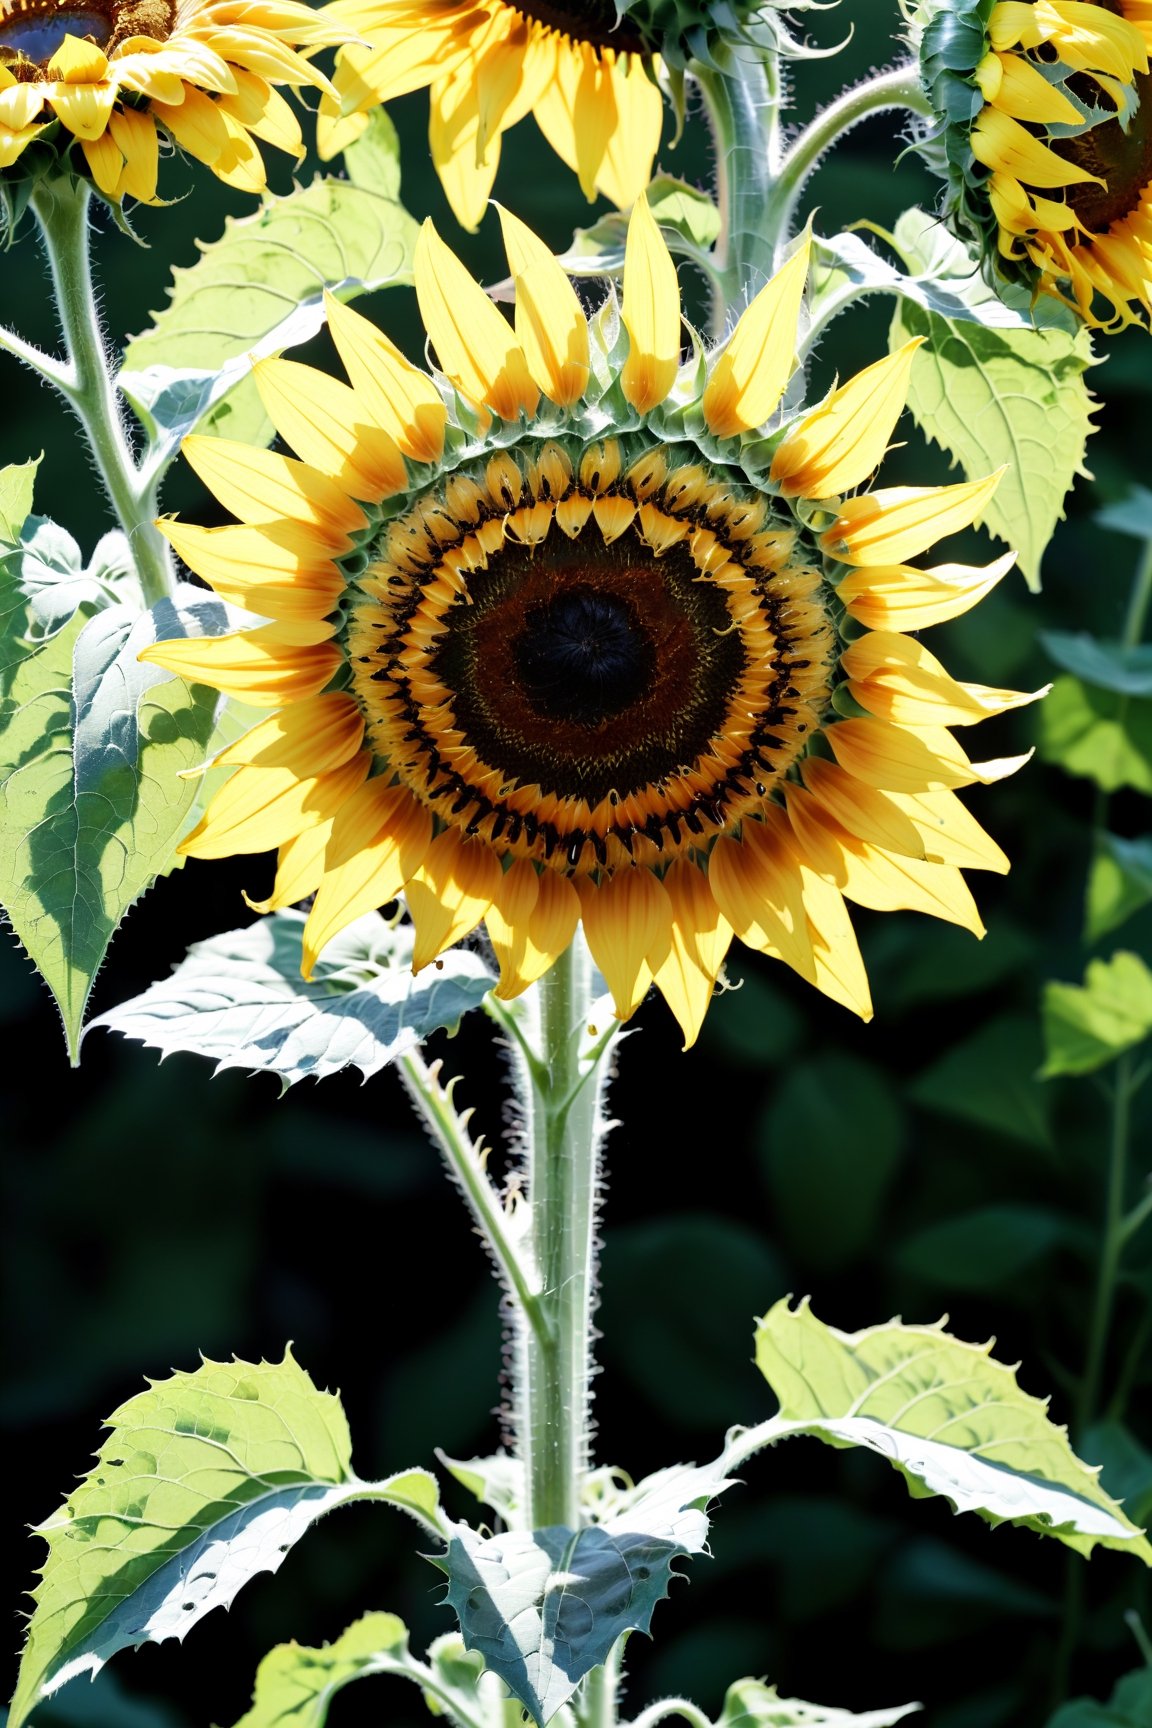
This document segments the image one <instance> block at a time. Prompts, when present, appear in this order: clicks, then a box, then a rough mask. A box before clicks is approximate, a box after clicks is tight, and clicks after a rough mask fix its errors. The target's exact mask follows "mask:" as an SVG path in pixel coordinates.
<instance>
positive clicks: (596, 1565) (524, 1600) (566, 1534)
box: [437, 1465, 731, 1724]
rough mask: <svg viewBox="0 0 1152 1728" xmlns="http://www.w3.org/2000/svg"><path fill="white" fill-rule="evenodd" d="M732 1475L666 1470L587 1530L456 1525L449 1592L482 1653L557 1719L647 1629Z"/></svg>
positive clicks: (522, 1695)
mask: <svg viewBox="0 0 1152 1728" xmlns="http://www.w3.org/2000/svg"><path fill="white" fill-rule="evenodd" d="M730 1485H731V1484H730V1483H729V1481H728V1479H727V1478H726V1477H725V1476H724V1474H723V1472H722V1471H721V1470H719V1469H718V1468H717V1467H715V1466H710V1467H705V1468H698V1467H696V1466H694V1465H680V1466H677V1467H676V1468H674V1469H670V1470H661V1471H658V1472H657V1473H656V1475H654V1476H651V1477H649V1478H648V1479H647V1481H645V1482H641V1483H640V1484H638V1486H637V1487H636V1488H634V1489H632V1490H630V1491H628V1492H626V1493H622V1494H620V1495H618V1496H617V1497H616V1499H615V1501H608V1502H607V1503H606V1506H605V1516H604V1518H603V1520H602V1521H601V1522H599V1523H596V1524H593V1525H590V1526H588V1527H587V1528H585V1529H582V1530H569V1529H567V1528H565V1527H564V1526H563V1525H552V1526H550V1527H549V1528H547V1529H543V1530H513V1531H507V1532H505V1533H503V1534H501V1535H499V1536H481V1535H479V1534H478V1533H477V1532H476V1531H475V1530H472V1529H471V1528H470V1527H469V1526H468V1525H467V1524H454V1525H452V1526H451V1537H450V1541H449V1545H448V1553H447V1555H446V1556H445V1558H444V1559H443V1560H438V1561H437V1564H438V1565H442V1566H443V1568H444V1570H445V1572H446V1573H447V1574H448V1598H447V1599H448V1601H449V1603H450V1604H451V1606H452V1607H453V1608H454V1609H455V1611H456V1616H457V1619H458V1620H459V1622H460V1631H461V1633H462V1635H463V1638H464V1643H465V1645H466V1646H467V1648H468V1649H469V1650H473V1651H476V1652H478V1653H479V1654H480V1655H481V1656H483V1658H484V1661H485V1663H486V1665H487V1666H488V1668H489V1669H491V1670H492V1672H493V1673H495V1674H498V1675H499V1676H500V1678H501V1679H502V1680H503V1681H504V1683H505V1684H506V1685H507V1687H508V1689H509V1691H511V1692H512V1693H513V1694H514V1696H515V1697H517V1698H519V1700H520V1702H521V1703H522V1704H523V1705H524V1708H525V1709H526V1710H528V1711H529V1712H530V1714H531V1715H532V1716H533V1718H534V1719H535V1721H536V1722H538V1723H540V1724H544V1723H546V1722H548V1721H550V1720H551V1718H552V1717H553V1716H555V1714H556V1712H557V1711H558V1710H560V1709H561V1708H562V1707H563V1705H564V1704H566V1703H567V1701H568V1699H569V1698H571V1696H572V1694H573V1693H574V1692H575V1690H576V1688H577V1686H578V1685H579V1684H580V1681H581V1680H582V1679H583V1678H584V1676H585V1674H587V1673H589V1672H590V1671H591V1670H592V1669H593V1668H598V1667H600V1666H601V1665H602V1664H603V1663H604V1662H605V1661H606V1660H607V1657H608V1653H609V1651H610V1650H611V1649H612V1647H613V1645H614V1644H615V1643H616V1641H617V1640H618V1639H619V1638H621V1637H623V1636H624V1634H625V1633H626V1632H632V1631H640V1632H646V1631H647V1630H648V1627H649V1625H650V1623H651V1619H652V1613H653V1610H654V1609H655V1607H656V1604H657V1602H659V1601H660V1600H661V1599H662V1598H663V1597H664V1596H666V1595H667V1593H668V1583H669V1580H670V1578H671V1577H672V1562H673V1560H674V1559H676V1557H677V1556H678V1555H681V1554H698V1553H700V1552H701V1550H702V1549H703V1548H704V1545H705V1542H706V1539H707V1535H708V1518H707V1514H706V1511H705V1508H706V1507H707V1505H708V1503H709V1501H711V1500H713V1499H714V1498H715V1497H716V1495H718V1494H721V1493H723V1491H724V1489H725V1488H727V1487H729V1486H730Z"/></svg>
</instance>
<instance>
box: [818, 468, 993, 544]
mask: <svg viewBox="0 0 1152 1728" xmlns="http://www.w3.org/2000/svg"><path fill="white" fill-rule="evenodd" d="M1006 472H1007V469H1006V468H998V469H997V470H996V472H995V473H994V474H989V475H988V476H987V477H986V478H985V479H983V480H967V481H964V482H962V483H961V484H960V485H959V486H889V487H886V488H884V489H882V490H881V491H879V492H865V493H862V494H861V495H860V496H859V497H857V498H846V499H845V500H844V502H843V504H842V505H841V506H840V511H839V514H838V516H837V518H836V521H835V522H834V523H833V524H832V526H831V528H829V529H828V530H827V532H826V533H825V534H823V535H822V536H821V543H822V544H823V545H824V546H825V547H826V548H827V549H828V551H829V552H831V554H832V556H833V557H834V558H842V559H843V560H844V562H845V563H847V564H862V565H865V566H872V565H876V564H902V563H903V562H904V561H905V559H906V558H915V557H916V556H917V554H918V553H920V552H923V551H924V549H925V547H927V546H931V545H932V544H933V543H934V542H935V541H937V540H943V539H944V538H945V537H946V536H947V535H949V534H956V533H958V532H959V530H960V529H961V528H967V527H968V525H969V523H971V522H974V521H975V520H976V518H977V517H978V516H979V514H980V512H981V511H982V510H983V509H984V506H985V505H986V504H987V503H988V500H989V499H990V498H991V496H992V494H993V493H994V492H995V490H996V488H997V486H998V485H999V484H1000V481H1001V478H1002V477H1003V475H1004V474H1005V473H1006Z"/></svg>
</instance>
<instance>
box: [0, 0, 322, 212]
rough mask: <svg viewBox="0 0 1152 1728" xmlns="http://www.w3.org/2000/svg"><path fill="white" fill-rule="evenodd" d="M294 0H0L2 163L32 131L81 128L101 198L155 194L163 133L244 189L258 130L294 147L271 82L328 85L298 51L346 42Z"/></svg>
mask: <svg viewBox="0 0 1152 1728" xmlns="http://www.w3.org/2000/svg"><path fill="white" fill-rule="evenodd" d="M346 39H347V38H346V33H345V32H344V31H342V30H341V29H340V28H339V26H338V25H336V24H334V23H333V21H332V20H331V19H330V18H326V17H325V16H324V15H323V14H322V13H318V12H314V11H313V10H312V8H311V7H310V6H307V5H304V4H301V3H300V0H0V169H11V168H12V167H13V165H14V164H18V163H19V162H20V158H21V157H22V156H23V155H24V152H25V151H26V150H27V149H28V146H29V145H30V144H32V143H33V142H34V141H35V140H37V139H39V138H41V137H45V136H47V137H48V138H51V137H53V136H56V137H58V138H59V139H60V142H61V146H62V147H66V146H70V145H71V144H72V141H73V139H75V140H77V141H78V142H79V145H80V149H81V150H82V151H83V154H84V159H85V161H86V163H87V167H88V170H89V172H90V173H91V175H92V178H93V180H94V181H95V183H96V185H97V186H98V187H99V188H100V190H101V192H103V193H104V194H105V196H106V197H108V198H110V199H113V200H116V201H119V200H120V199H122V198H123V197H125V196H128V197H132V198H138V199H139V200H140V201H141V202H142V203H146V204H150V203H155V202H156V183H157V173H158V164H159V137H160V136H161V135H166V136H168V137H170V138H172V139H174V140H175V142H176V144H178V145H179V147H180V148H181V149H182V150H185V151H187V153H188V154H189V155H190V156H194V157H195V158H196V160H197V161H199V162H203V163H205V164H206V165H207V167H209V168H210V169H211V170H212V172H213V173H214V174H216V175H217V176H218V177H219V178H220V179H221V180H224V181H226V182H227V183H228V185H230V186H238V187H240V188H241V189H242V190H243V191H245V192H259V191H261V190H262V189H263V187H264V185H265V173H264V162H263V159H262V157H261V155H260V152H259V150H258V149H257V148H256V144H255V142H254V140H255V139H257V138H259V139H262V140H263V141H264V142H265V143H268V144H274V145H276V146H278V147H279V148H280V149H281V150H287V151H288V152H289V153H290V154H291V155H294V156H296V157H297V158H299V157H301V156H303V154H304V143H303V138H302V136H301V131H300V125H299V122H298V121H297V119H296V116H295V114H294V113H293V111H292V109H291V108H290V107H289V105H288V103H287V102H286V101H285V100H284V98H283V97H282V96H281V95H280V94H279V92H278V91H277V90H276V89H275V86H276V85H277V84H287V85H296V86H300V85H305V84H310V85H313V86H315V87H316V88H317V89H319V90H323V91H327V90H330V88H331V86H330V85H329V83H328V80H327V78H325V77H324V75H323V74H322V73H320V72H318V71H317V70H316V68H315V67H313V66H312V65H311V64H310V63H309V61H308V60H307V59H305V58H304V56H303V55H302V54H300V53H298V52H297V51H296V50H297V49H298V48H308V49H315V48H319V47H323V46H325V45H329V46H330V45H334V44H339V43H341V42H343V41H345V40H346Z"/></svg>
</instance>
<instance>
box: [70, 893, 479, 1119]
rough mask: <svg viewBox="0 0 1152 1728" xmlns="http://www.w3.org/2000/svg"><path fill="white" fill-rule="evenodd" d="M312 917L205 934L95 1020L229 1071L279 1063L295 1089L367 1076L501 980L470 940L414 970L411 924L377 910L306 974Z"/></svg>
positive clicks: (279, 916)
mask: <svg viewBox="0 0 1152 1728" xmlns="http://www.w3.org/2000/svg"><path fill="white" fill-rule="evenodd" d="M304 923H305V917H304V914H303V913H299V912H277V913H273V914H272V916H271V917H269V918H266V919H261V920H260V921H259V922H258V923H256V924H250V925H248V926H247V928H246V929H243V930H230V931H228V932H227V933H226V934H224V935H221V936H213V937H210V938H209V939H208V940H207V941H205V942H197V943H196V944H195V945H194V946H193V947H192V948H191V949H190V950H189V952H188V955H187V958H186V959H185V960H183V961H182V962H181V964H180V965H179V966H178V967H177V968H176V970H175V971H174V972H173V974H172V976H171V977H170V978H164V979H162V980H161V981H160V982H159V983H157V984H153V985H151V986H150V987H149V989H147V990H146V991H145V992H144V993H143V995H142V996H137V997H134V998H133V999H132V1000H131V1001H130V1002H124V1003H121V1005H120V1006H119V1007H118V1008H113V1009H110V1010H109V1012H108V1013H107V1014H102V1015H101V1016H100V1018H99V1019H98V1020H94V1021H93V1022H92V1024H93V1026H104V1027H107V1028H108V1029H109V1030H110V1031H114V1032H122V1033H123V1034H124V1035H125V1037H128V1038H138V1039H140V1040H141V1041H142V1042H143V1043H145V1044H148V1045H150V1046H151V1047H152V1048H153V1049H154V1050H159V1051H160V1052H161V1053H162V1054H163V1055H165V1056H167V1055H169V1054H171V1052H172V1051H174V1050H188V1051H191V1052H192V1053H193V1054H195V1055H198V1056H207V1057H210V1058H211V1059H213V1060H214V1061H215V1062H216V1069H217V1072H219V1071H220V1070H221V1069H222V1068H246V1069H249V1070H250V1071H257V1070H267V1071H269V1072H271V1073H274V1074H277V1075H279V1077H280V1079H281V1080H282V1081H283V1083H284V1085H285V1086H290V1085H292V1084H293V1082H294V1081H296V1080H302V1079H303V1078H304V1077H305V1076H310V1077H311V1078H313V1079H321V1078H323V1076H324V1075H326V1074H335V1073H338V1072H339V1070H340V1069H341V1068H347V1067H349V1066H352V1067H356V1068H359V1070H360V1072H361V1073H362V1074H363V1075H364V1077H365V1079H367V1078H368V1076H369V1075H371V1074H375V1073H377V1072H378V1070H379V1069H381V1068H383V1067H384V1066H385V1065H386V1064H387V1063H389V1062H393V1061H395V1059H396V1058H397V1057H398V1056H400V1055H403V1053H404V1052H405V1051H406V1050H410V1049H413V1048H414V1047H415V1045H416V1044H418V1043H419V1042H420V1040H421V1039H423V1038H426V1037H427V1036H428V1034H429V1033H430V1032H434V1031H437V1030H438V1029H440V1028H442V1027H454V1026H455V1025H457V1023H458V1022H459V1020H460V1018H461V1016H462V1015H463V1014H465V1013H467V1011H468V1010H469V1009H470V1008H475V1007H476V1006H477V1005H478V1003H479V1002H480V1001H482V999H483V998H484V996H485V995H486V994H487V993H488V991H489V990H490V989H491V987H492V984H493V982H494V980H493V977H492V975H491V973H490V972H489V971H488V969H487V967H486V966H485V965H484V962H483V961H482V960H481V959H480V956H479V955H478V954H472V953H469V952H467V951H466V950H464V949H460V948H454V949H451V950H450V951H449V952H448V953H447V954H445V955H443V956H442V957H441V960H440V961H439V962H438V963H437V964H436V965H435V966H429V967H426V968H425V969H424V971H423V972H421V973H420V974H419V975H418V976H416V977H413V975H412V970H411V966H412V932H411V928H410V927H409V926H406V925H401V926H399V927H396V926H392V925H389V924H387V923H386V922H385V921H384V919H383V918H381V917H380V916H379V914H378V913H375V912H373V913H369V914H368V916H367V917H365V918H361V919H358V920H357V922H356V923H355V924H352V925H350V926H349V928H348V929H347V930H345V931H344V932H343V933H342V934H341V935H340V936H338V937H336V939H335V940H334V941H333V942H331V943H329V945H328V947H327V948H326V949H325V950H324V957H323V960H322V962H321V964H320V965H319V966H318V967H317V969H316V972H315V974H314V977H313V979H312V981H311V982H310V983H305V982H304V980H303V978H302V977H301V976H300V955H301V945H302V944H301V939H302V935H303V930H304Z"/></svg>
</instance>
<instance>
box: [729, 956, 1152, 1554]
mask: <svg viewBox="0 0 1152 1728" xmlns="http://www.w3.org/2000/svg"><path fill="white" fill-rule="evenodd" d="M1150 983H1152V981H1150ZM990 1350H991V1344H986V1345H983V1346H981V1345H974V1344H964V1343H962V1342H961V1341H960V1340H959V1339H958V1338H953V1337H951V1336H950V1335H949V1334H948V1333H947V1332H945V1331H944V1330H943V1328H942V1326H904V1325H901V1324H900V1323H899V1322H898V1321H892V1322H890V1323H889V1324H888V1325H886V1326H871V1327H869V1328H868V1329H867V1330H865V1331H863V1332H852V1333H849V1332H838V1331H836V1330H835V1328H834V1327H831V1326H825V1325H824V1324H823V1323H822V1322H821V1321H819V1320H817V1318H816V1316H815V1315H814V1314H813V1313H812V1310H811V1308H810V1307H809V1306H808V1303H807V1301H803V1302H801V1303H800V1304H799V1305H798V1306H797V1307H796V1308H795V1309H793V1308H791V1307H790V1306H789V1303H788V1299H787V1298H785V1299H784V1300H783V1301H781V1302H778V1303H777V1304H776V1306H775V1307H774V1308H773V1309H772V1310H771V1311H770V1312H769V1313H768V1314H767V1315H766V1316H765V1317H764V1319H763V1320H761V1322H760V1324H759V1326H758V1328H757V1332H756V1362H757V1365H758V1367H759V1368H760V1371H761V1373H762V1374H763V1375H764V1378H765V1379H766V1380H767V1381H768V1383H769V1385H770V1386H771V1387H772V1390H773V1391H774V1392H775V1394H776V1396H777V1398H778V1399H779V1400H780V1411H779V1414H778V1415H777V1416H775V1417H773V1418H772V1419H771V1420H770V1421H769V1422H767V1423H765V1424H763V1428H762V1431H761V1430H756V1429H752V1430H749V1431H748V1443H747V1445H746V1446H745V1447H744V1448H743V1454H744V1455H746V1454H747V1452H748V1451H750V1450H754V1449H755V1448H756V1446H757V1445H760V1444H767V1443H769V1442H770V1441H772V1440H776V1439H781V1438H784V1437H785V1436H787V1435H790V1434H811V1435H815V1437H816V1438H817V1439H820V1440H824V1441H826V1442H827V1443H828V1444H829V1445H831V1446H837V1447H846V1446H864V1447H867V1448H868V1449H869V1450H870V1451H873V1452H876V1453H878V1454H879V1455H880V1456H881V1457H882V1458H885V1459H887V1461H888V1462H889V1463H890V1464H891V1465H893V1466H894V1468H895V1469H897V1470H898V1471H899V1472H900V1474H901V1475H902V1476H903V1477H904V1478H905V1480H906V1482H907V1483H908V1487H909V1490H910V1492H911V1493H912V1495H913V1496H914V1497H915V1498H917V1499H922V1498H925V1497H926V1496H928V1495H931V1494H941V1495H944V1496H945V1498H947V1499H948V1500H950V1501H951V1503H952V1505H953V1507H954V1509H955V1510H956V1511H957V1512H976V1513H978V1514H979V1516H980V1517H981V1518H984V1519H985V1520H986V1521H987V1522H988V1523H989V1524H994V1525H995V1524H1005V1523H1007V1524H1020V1525H1023V1526H1025V1527H1026V1528H1027V1529H1029V1530H1036V1531H1038V1532H1040V1533H1041V1534H1043V1535H1047V1536H1055V1537H1056V1538H1057V1540H1058V1541H1061V1542H1064V1543H1066V1544H1067V1546H1068V1547H1070V1548H1074V1549H1076V1550H1077V1551H1078V1552H1079V1553H1082V1554H1088V1553H1090V1552H1091V1551H1092V1549H1093V1548H1094V1547H1095V1546H1096V1545H1097V1543H1100V1544H1102V1545H1103V1546H1104V1547H1106V1548H1118V1549H1121V1550H1126V1551H1128V1552H1129V1553H1131V1554H1133V1555H1135V1556H1137V1557H1138V1558H1139V1559H1141V1560H1143V1561H1144V1562H1145V1563H1146V1564H1148V1563H1152V1545H1150V1544H1149V1542H1148V1541H1147V1539H1146V1537H1145V1536H1144V1534H1143V1533H1142V1532H1141V1531H1140V1530H1138V1529H1137V1527H1136V1526H1135V1525H1134V1524H1132V1523H1131V1522H1130V1521H1129V1520H1128V1519H1127V1518H1126V1517H1125V1516H1124V1513H1123V1512H1122V1510H1121V1509H1120V1507H1119V1505H1118V1504H1117V1503H1116V1501H1114V1500H1113V1499H1112V1498H1111V1496H1110V1495H1108V1494H1106V1493H1105V1491H1104V1489H1103V1488H1102V1487H1101V1486H1100V1483H1099V1481H1098V1479H1097V1478H1098V1474H1099V1472H1098V1471H1097V1470H1095V1469H1093V1468H1091V1467H1090V1466H1089V1465H1086V1464H1082V1463H1081V1462H1080V1460H1079V1459H1078V1458H1077V1457H1076V1455H1075V1454H1074V1452H1073V1451H1072V1448H1071V1447H1070V1446H1069V1444H1068V1435H1067V1431H1066V1430H1065V1429H1064V1428H1061V1427H1058V1426H1057V1425H1056V1424H1055V1423H1054V1422H1052V1421H1050V1420H1049V1417H1048V1406H1047V1403H1046V1402H1045V1401H1042V1400H1041V1399H1039V1398H1032V1397H1030V1396H1029V1395H1028V1394H1027V1393H1026V1392H1023V1391H1021V1389H1020V1387H1019V1386H1017V1384H1016V1375H1015V1371H1014V1370H1013V1369H1012V1368H1008V1367H1006V1366H1004V1364H1003V1363H1000V1362H996V1361H995V1360H993V1358H992V1357H991V1355H990V1354H989V1351H990ZM761 1432H762V1436H763V1437H762V1438H761V1439H757V1438H756V1437H757V1435H758V1434H760V1433H761ZM733 1455H735V1456H736V1457H737V1458H738V1457H739V1456H740V1455H742V1454H741V1443H740V1437H739V1435H738V1434H737V1436H736V1437H735V1440H734V1446H730V1448H729V1453H728V1456H729V1458H730V1460H731V1458H732V1457H733Z"/></svg>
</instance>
